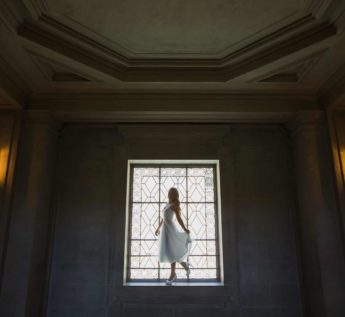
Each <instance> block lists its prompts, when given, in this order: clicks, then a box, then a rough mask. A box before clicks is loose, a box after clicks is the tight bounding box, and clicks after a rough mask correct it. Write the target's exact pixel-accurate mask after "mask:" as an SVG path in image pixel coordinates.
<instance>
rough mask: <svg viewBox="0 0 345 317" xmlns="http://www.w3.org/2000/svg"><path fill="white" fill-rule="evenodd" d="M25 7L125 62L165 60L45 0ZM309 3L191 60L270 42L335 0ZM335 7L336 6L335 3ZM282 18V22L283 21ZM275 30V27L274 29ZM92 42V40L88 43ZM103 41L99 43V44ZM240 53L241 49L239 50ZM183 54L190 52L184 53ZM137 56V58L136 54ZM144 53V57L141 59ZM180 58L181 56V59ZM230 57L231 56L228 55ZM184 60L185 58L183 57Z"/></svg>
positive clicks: (42, 20)
mask: <svg viewBox="0 0 345 317" xmlns="http://www.w3.org/2000/svg"><path fill="white" fill-rule="evenodd" d="M23 1H24V3H25V5H26V7H27V8H28V9H30V11H31V12H32V8H35V10H34V14H33V15H34V16H36V17H38V18H36V19H35V20H38V19H39V21H40V23H41V24H42V25H44V26H45V27H48V28H51V29H56V30H59V31H61V32H62V33H64V34H65V35H67V36H68V35H71V36H72V37H73V38H75V39H78V40H80V41H81V42H85V43H87V42H91V45H92V46H93V47H95V46H96V45H98V46H103V47H105V48H106V49H107V50H110V51H112V52H113V53H115V54H117V55H118V56H117V57H118V58H119V59H120V60H123V61H125V60H126V59H127V58H128V60H131V61H134V60H136V61H138V62H141V60H144V61H146V60H147V59H150V60H155V59H157V60H160V59H165V60H167V58H166V56H165V55H166V54H163V55H161V56H159V57H158V58H155V57H154V55H157V54H158V55H160V54H159V53H157V54H153V53H136V52H134V51H131V50H130V49H129V48H128V47H125V46H124V45H121V44H120V43H118V42H116V41H114V40H111V39H109V38H107V37H106V36H105V35H104V34H101V33H99V32H97V31H96V30H94V29H91V28H90V27H89V26H86V25H84V24H83V23H82V22H78V21H77V20H76V19H72V18H71V17H70V16H68V15H65V14H63V13H62V12H59V11H56V10H54V9H53V8H50V7H49V6H48V4H47V3H46V0H23ZM308 2H309V3H308V4H307V5H306V6H305V7H304V8H303V9H301V8H300V9H299V10H298V11H295V12H294V14H293V15H291V16H288V18H287V17H281V19H280V20H279V21H278V22H275V23H273V24H271V25H270V26H269V27H267V26H266V27H264V28H262V29H257V30H256V31H255V34H254V35H250V36H248V37H245V38H241V39H240V40H239V42H236V43H233V44H231V45H228V46H227V47H225V48H223V49H221V50H220V51H219V52H215V53H210V54H200V53H196V54H197V55H198V56H193V57H192V58H191V60H194V59H198V60H199V59H202V58H204V59H205V60H216V59H219V60H221V59H222V58H225V60H224V61H222V62H226V60H227V59H229V58H227V57H228V56H229V55H232V53H233V52H237V51H239V50H240V49H241V48H243V47H249V46H252V44H253V43H254V46H255V45H256V43H258V44H260V45H263V44H264V43H265V41H266V42H268V43H270V42H271V41H272V40H274V38H275V37H284V36H286V35H288V34H289V33H290V32H295V31H300V30H301V29H302V28H303V27H306V26H308V25H309V24H311V23H313V22H315V21H317V20H321V18H323V19H324V20H329V21H330V19H329V18H330V16H327V15H326V13H327V9H328V8H329V7H330V6H331V4H334V2H336V1H335V0H309V1H308ZM337 6H339V5H337ZM283 21H284V22H283ZM274 29H275V30H274ZM92 42H93V43H92ZM101 43H103V45H102V44H101ZM241 54H243V52H241ZM175 55H176V56H177V58H175V59H177V60H181V59H183V57H184V55H186V54H185V53H176V54H175ZM187 55H193V54H192V53H188V54H187ZM136 56H137V57H138V56H139V58H137V57H136ZM142 56H144V58H142ZM181 57H182V58H181ZM231 59H232V58H231ZM187 60H188V58H187Z"/></svg>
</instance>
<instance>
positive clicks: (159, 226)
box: [155, 219, 163, 236]
mask: <svg viewBox="0 0 345 317" xmlns="http://www.w3.org/2000/svg"><path fill="white" fill-rule="evenodd" d="M162 224H163V219H161V222H160V223H159V225H158V228H157V230H156V232H155V235H156V236H158V235H159V231H160V229H161V226H162Z"/></svg>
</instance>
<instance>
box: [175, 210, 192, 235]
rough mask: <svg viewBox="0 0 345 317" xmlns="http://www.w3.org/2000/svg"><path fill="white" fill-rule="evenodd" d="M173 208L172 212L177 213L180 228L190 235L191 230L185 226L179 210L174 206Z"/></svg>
mask: <svg viewBox="0 0 345 317" xmlns="http://www.w3.org/2000/svg"><path fill="white" fill-rule="evenodd" d="M171 208H172V210H174V211H175V214H176V219H177V222H178V223H179V224H180V226H181V227H182V229H183V230H184V231H186V232H187V233H190V231H189V230H188V229H187V228H186V226H185V225H184V223H183V220H182V218H181V215H180V213H179V212H178V210H177V208H176V207H175V206H174V207H171Z"/></svg>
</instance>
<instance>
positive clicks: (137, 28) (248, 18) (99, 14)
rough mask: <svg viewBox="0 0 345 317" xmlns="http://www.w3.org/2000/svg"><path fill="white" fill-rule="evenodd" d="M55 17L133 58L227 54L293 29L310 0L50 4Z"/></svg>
mask: <svg viewBox="0 0 345 317" xmlns="http://www.w3.org/2000/svg"><path fill="white" fill-rule="evenodd" d="M46 1H47V5H48V7H49V9H50V11H52V12H53V13H56V14H57V15H60V16H63V17H64V18H67V19H69V20H72V21H73V22H74V23H77V24H79V25H80V26H81V27H82V28H83V29H84V30H85V31H89V32H90V31H91V32H93V33H95V34H97V35H98V36H101V37H103V38H106V39H107V40H109V41H111V42H113V44H115V45H117V46H119V47H122V49H123V50H124V51H127V52H128V53H132V54H169V55H171V54H200V55H212V54H222V52H225V51H226V50H228V49H230V48H231V47H233V46H234V45H240V44H241V43H242V42H245V41H248V39H250V38H252V37H255V36H257V35H258V34H262V33H263V32H265V31H267V32H272V31H273V30H274V29H275V28H276V27H277V26H279V27H281V26H282V25H284V22H285V24H289V22H290V23H291V21H292V20H293V19H294V18H295V17H296V19H297V17H298V16H301V14H302V12H303V11H304V10H305V8H306V7H308V4H310V0H289V1H286V0H275V1H271V0H260V1H254V0H212V1H211V0H160V1H157V0H145V1H143V0H126V1H123V0H88V1H85V0H46Z"/></svg>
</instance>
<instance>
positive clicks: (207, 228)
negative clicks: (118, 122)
mask: <svg viewBox="0 0 345 317" xmlns="http://www.w3.org/2000/svg"><path fill="white" fill-rule="evenodd" d="M218 166H219V165H218V161H214V160H212V161H210V160H208V161H134V160H131V161H129V164H128V172H129V173H128V195H127V207H128V213H127V237H126V242H127V243H126V256H125V258H126V263H125V272H124V273H125V282H141V281H143V282H148V281H161V280H165V279H166V278H167V277H168V276H169V274H170V264H169V263H160V262H159V261H158V237H157V236H155V230H156V228H157V227H158V224H159V221H160V219H161V211H162V209H163V207H164V206H165V204H166V203H167V202H168V191H169V188H170V187H176V188H177V189H178V191H179V198H180V203H181V205H180V207H181V210H182V219H183V221H184V223H185V224H186V225H187V227H188V228H189V230H190V231H191V237H192V239H193V244H192V249H191V253H190V256H189V258H188V261H189V262H190V263H191V265H192V273H191V275H190V277H189V280H187V277H186V274H185V272H184V270H183V268H182V267H181V266H180V265H179V264H177V266H176V272H177V275H178V277H179V280H180V281H181V280H182V281H186V282H220V281H221V275H222V274H221V269H220V268H221V263H220V262H221V252H220V251H221V248H220V239H219V238H220V236H221V235H220V232H219V231H220V226H219V223H220V213H219V207H218V201H219V199H218V196H219V189H218V187H219V186H217V184H218V177H217V176H218V175H217V173H218V171H219V168H218ZM177 226H178V227H180V226H179V225H178V224H177Z"/></svg>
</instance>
